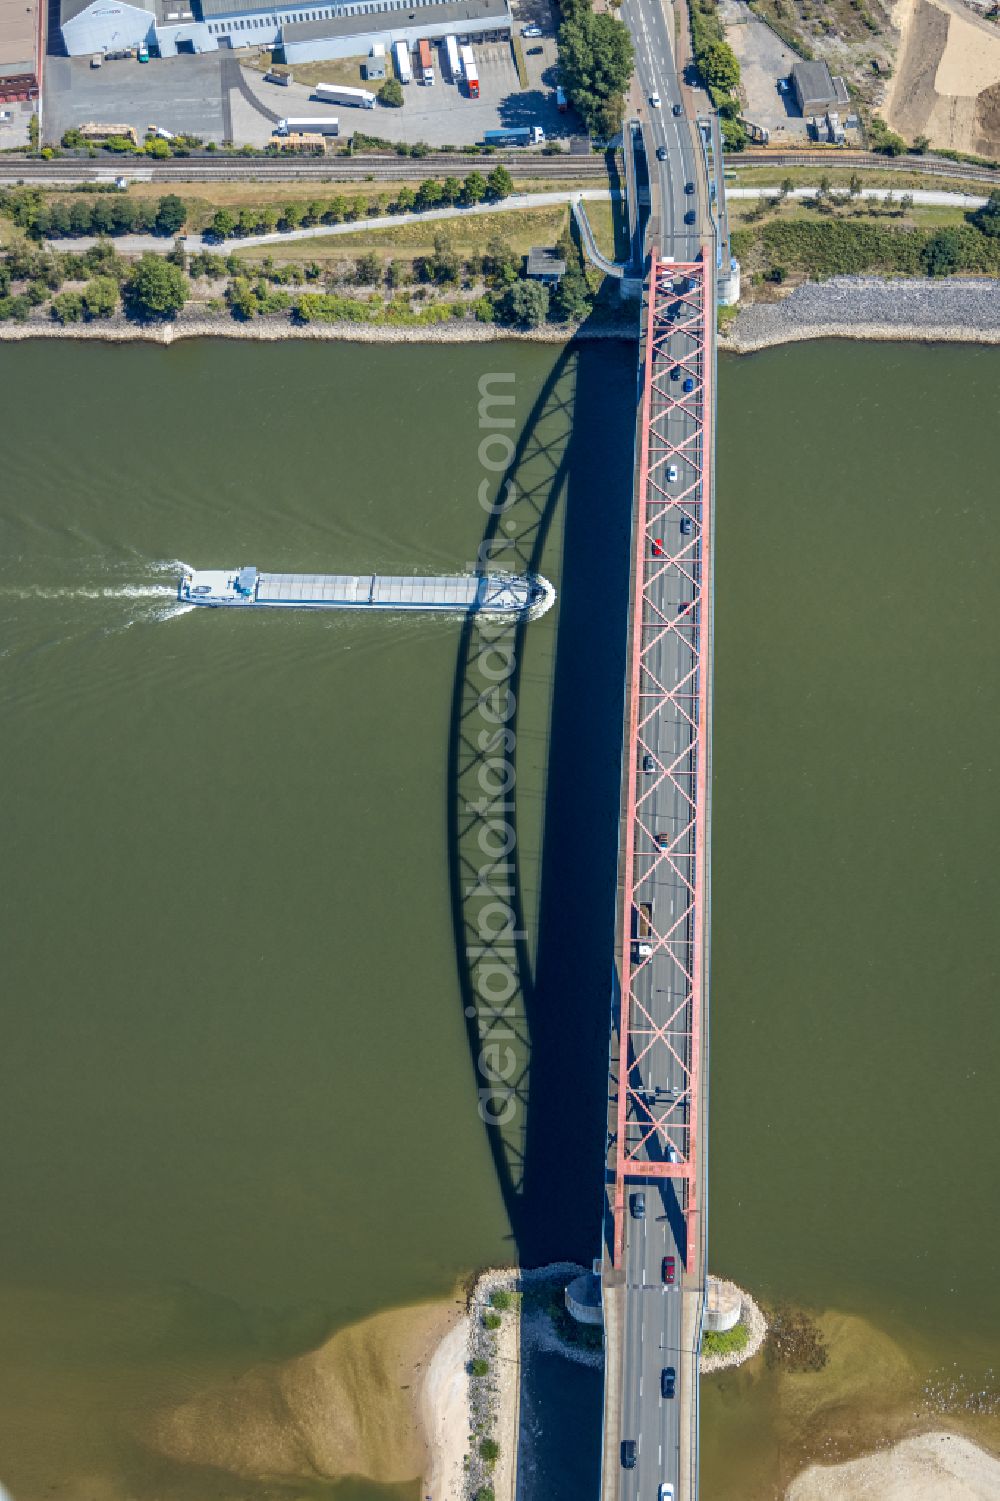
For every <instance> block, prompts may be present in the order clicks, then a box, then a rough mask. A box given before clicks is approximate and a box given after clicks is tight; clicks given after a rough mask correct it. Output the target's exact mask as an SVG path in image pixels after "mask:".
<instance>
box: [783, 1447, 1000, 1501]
mask: <svg viewBox="0 0 1000 1501" xmlns="http://www.w3.org/2000/svg"><path fill="white" fill-rule="evenodd" d="M997 1496H1000V1460H997V1459H994V1458H993V1456H992V1455H990V1454H987V1453H986V1451H985V1450H984V1449H980V1448H979V1447H978V1445H977V1444H973V1443H971V1442H970V1441H969V1440H968V1439H966V1438H960V1437H959V1436H958V1435H957V1434H954V1433H923V1434H921V1435H920V1436H919V1437H917V1438H906V1439H903V1440H902V1442H901V1443H898V1444H896V1445H894V1446H893V1448H891V1449H885V1450H883V1451H882V1452H881V1453H878V1454H869V1455H866V1456H865V1457H864V1459H853V1460H851V1461H850V1462H849V1463H848V1464H842V1465H810V1466H809V1469H808V1470H804V1471H803V1473H802V1474H801V1475H798V1476H797V1477H796V1478H795V1480H794V1481H793V1483H792V1484H791V1486H789V1489H788V1493H787V1498H786V1501H996V1497H997Z"/></svg>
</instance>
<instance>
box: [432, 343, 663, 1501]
mask: <svg viewBox="0 0 1000 1501" xmlns="http://www.w3.org/2000/svg"><path fill="white" fill-rule="evenodd" d="M494 348H497V346H494ZM499 350H502V346H499V349H498V358H497V361H496V368H497V369H498V370H499V369H502V368H503V357H502V353H500V352H499ZM502 381H503V377H499V378H497V379H496V382H495V384H494V385H492V386H491V388H490V395H491V396H496V395H497V394H498V393H501V392H503V391H504V390H505V389H506V390H507V391H513V390H514V387H513V385H510V386H508V387H506V388H505V387H504V385H503V384H502ZM635 402H636V346H635V345H634V344H632V343H628V342H624V341H607V342H587V341H577V342H574V343H573V344H571V345H569V346H567V347H566V348H564V349H563V350H562V352H561V353H560V355H559V357H558V358H557V359H556V361H555V362H554V365H553V368H552V370H551V372H550V373H549V375H548V377H547V379H546V381H545V383H544V385H543V387H542V389H541V390H540V392H539V393H538V395H537V398H536V399H535V401H534V403H533V405H532V408H531V410H530V412H528V413H527V415H525V414H524V413H523V411H522V410H521V409H520V407H518V405H517V403H516V400H515V402H514V403H512V404H511V405H509V406H508V407H504V406H502V405H501V404H500V403H498V402H494V403H493V404H490V402H489V401H487V405H486V407H485V408H484V407H483V406H481V407H480V421H481V424H482V422H483V418H484V411H485V414H486V420H487V427H486V428H485V429H484V431H492V432H499V433H502V432H504V431H506V429H504V428H503V427H499V426H498V427H493V426H492V425H491V424H490V420H489V419H490V415H491V414H492V416H493V417H494V418H496V419H498V420H502V418H503V414H504V413H507V414H510V415H511V416H513V417H514V419H515V420H516V423H517V427H516V428H515V426H514V422H511V426H510V429H509V433H510V439H511V440H512V441H513V443H514V451H513V454H512V455H511V456H510V458H509V462H508V463H507V465H506V467H505V469H504V471H503V472H502V473H499V474H496V475H494V476H493V477H492V479H491V482H490V484H489V486H488V487H487V490H488V495H487V499H488V500H489V501H491V502H492V503H493V507H494V509H493V514H491V515H490V516H489V519H488V522H487V525H486V528H485V531H484V535H483V539H482V544H481V548H480V557H479V560H478V561H479V563H480V566H484V567H489V566H494V567H502V568H506V569H509V570H511V571H517V572H521V571H526V572H536V571H544V572H545V573H546V576H547V577H549V578H550V579H551V581H552V582H553V583H554V584H555V585H556V588H557V590H558V597H557V602H556V605H555V607H554V608H555V611H556V614H555V621H554V623H555V632H556V635H555V650H554V660H553V662H552V666H551V683H550V684H549V680H548V674H547V672H546V673H544V674H543V672H542V670H541V669H540V668H539V666H538V665H537V664H538V662H539V653H538V651H537V650H535V651H534V652H533V650H532V647H533V646H535V647H537V646H538V645H539V642H538V640H537V638H536V639H535V640H534V641H533V640H532V638H531V634H530V633H532V632H541V631H544V630H546V629H547V628H549V627H550V626H551V624H552V616H551V615H550V616H549V617H548V618H547V621H546V622H543V623H541V624H536V623H530V622H518V623H516V624H500V623H496V622H494V623H490V622H479V623H477V622H475V621H473V620H469V621H467V622H466V624H465V626H464V629H463V632H462V637H461V644H460V648H459V653H458V662H457V666H456V673H455V682H454V692H453V700H452V722H451V733H450V740H449V747H450V749H449V756H450V765H449V851H450V858H451V871H450V879H451V897H452V915H453V922H454V931H455V948H456V955H457V958H458V971H459V977H460V986H461V995H462V1004H463V1007H464V1010H465V1020H466V1025H467V1028H468V1038H469V1047H470V1053H471V1059H472V1064H473V1070H474V1076H475V1088H476V1092H477V1100H478V1103H479V1114H480V1118H481V1120H482V1122H483V1128H484V1129H485V1131H486V1133H487V1137H488V1140H489V1144H490V1149H491V1152H492V1157H493V1162H494V1165H495V1169H496V1173H497V1178H498V1181H499V1184H500V1188H501V1191H502V1194H503V1198H504V1203H505V1207H506V1211H507V1215H508V1217H509V1222H510V1227H511V1236H512V1240H513V1251H514V1254H513V1255H512V1257H511V1259H512V1260H516V1262H517V1263H518V1264H519V1265H521V1266H523V1267H532V1266H539V1265H544V1264H546V1263H548V1262H551V1261H556V1260H571V1261H580V1262H583V1263H584V1264H586V1265H589V1263H590V1261H591V1259H592V1258H593V1257H594V1256H596V1255H599V1254H600V1249H601V1235H602V1216H603V1209H604V1194H605V1184H604V1156H605V1142H606V1136H605V1133H606V1125H607V1066H608V1046H609V1021H610V1010H611V997H612V952H613V943H614V930H615V891H616V875H617V844H618V805H619V786H620V775H621V740H622V710H623V690H624V677H625V646H626V627H627V614H628V583H629V537H630V529H631V504H632V461H633V442H634V425H635ZM515 434H519V436H516V437H515ZM494 442H495V443H496V451H497V452H500V451H502V448H503V443H502V441H500V440H494ZM484 493H485V492H484ZM560 543H561V546H560ZM554 557H557V558H558V561H556V562H555V563H553V561H552V560H553V558H554ZM546 688H550V692H551V706H550V708H549V711H548V722H547V735H545V729H544V718H543V714H542V712H541V711H540V709H539V700H540V699H541V698H542V697H543V695H544V693H545V690H546ZM522 698H524V699H526V700H527V701H529V703H530V705H531V707H530V709H529V711H528V712H527V713H526V714H524V715H522V711H521V709H520V704H521V701H522ZM540 737H541V741H542V743H541V744H539V739H540ZM546 740H547V744H546V743H545V741H546ZM519 771H520V772H522V773H523V780H524V788H523V789H522V788H521V786H520V782H519ZM540 773H542V774H543V775H542V776H541V786H542V787H543V788H544V804H543V806H542V807H541V809H539V808H538V806H537V803H538V796H539V794H538V791H537V789H538V787H539V777H540ZM539 824H540V828H541V846H540V857H538V858H537V859H536V856H535V846H536V843H537V840H538V829H539ZM601 1400H602V1399H601V1378H600V1371H599V1370H595V1369H594V1368H593V1367H587V1366H583V1365H578V1364H575V1363H571V1362H567V1361H566V1360H565V1359H564V1358H562V1357H561V1356H558V1355H555V1354H552V1353H548V1352H546V1351H543V1350H539V1349H537V1348H535V1347H533V1346H532V1345H531V1342H530V1341H528V1340H525V1341H523V1342H522V1350H521V1389H520V1406H519V1412H520V1444H519V1465H518V1471H519V1479H518V1496H519V1498H520V1501H532V1498H533V1497H534V1496H539V1497H541V1496H544V1497H545V1498H546V1501H563V1498H565V1501H571V1498H575V1497H576V1496H579V1495H580V1494H595V1493H596V1489H597V1477H598V1473H599V1469H600V1447H601V1418H600V1412H601Z"/></svg>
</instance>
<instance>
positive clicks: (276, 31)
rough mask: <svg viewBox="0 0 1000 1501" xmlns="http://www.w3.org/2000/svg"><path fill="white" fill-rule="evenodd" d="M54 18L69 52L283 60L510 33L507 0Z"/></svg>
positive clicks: (306, 1)
mask: <svg viewBox="0 0 1000 1501" xmlns="http://www.w3.org/2000/svg"><path fill="white" fill-rule="evenodd" d="M60 22H61V30H62V38H63V43H64V45H65V48H66V51H67V53H68V54H69V55H70V56H71V57H80V56H86V55H87V54H88V53H89V54H91V55H94V54H97V53H101V52H119V51H124V50H127V49H128V48H131V47H140V46H142V45H143V44H145V45H146V46H147V47H149V48H150V50H151V51H154V52H158V53H159V54H160V56H161V57H174V56H176V55H177V53H179V52H215V51H217V50H218V49H219V48H240V47H271V48H282V49H283V50H284V53H285V59H286V61H287V62H293V61H298V62H301V61H305V60H309V59H325V58H332V57H350V56H353V55H356V54H358V53H369V54H370V53H371V50H372V48H373V47H377V46H379V45H381V46H383V47H386V48H388V47H391V46H392V44H393V43H394V42H396V41H407V42H409V43H415V42H416V39H417V38H418V37H430V38H435V37H439V36H445V35H447V34H449V33H453V34H456V35H459V36H461V37H463V38H467V39H468V40H470V41H486V40H500V39H504V38H507V37H509V36H510V35H511V15H510V5H509V0H347V3H346V4H337V3H328V4H319V3H317V0H301V3H296V4H286V5H280V4H275V0H62V8H61V14H60Z"/></svg>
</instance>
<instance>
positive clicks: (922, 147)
mask: <svg viewBox="0 0 1000 1501" xmlns="http://www.w3.org/2000/svg"><path fill="white" fill-rule="evenodd" d="M930 144H931V142H930V137H929V136H914V137H913V150H914V151H915V152H916V154H917V156H923V154H924V152H925V151H926V150H927V149H928V147H929V146H930Z"/></svg>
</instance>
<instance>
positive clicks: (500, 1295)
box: [490, 1289, 514, 1313]
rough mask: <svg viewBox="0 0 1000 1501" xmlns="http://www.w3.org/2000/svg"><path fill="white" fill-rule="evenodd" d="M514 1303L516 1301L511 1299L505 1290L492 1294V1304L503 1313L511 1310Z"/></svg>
mask: <svg viewBox="0 0 1000 1501" xmlns="http://www.w3.org/2000/svg"><path fill="white" fill-rule="evenodd" d="M513 1301H514V1300H513V1298H512V1297H511V1295H510V1293H508V1292H504V1291H503V1289H499V1290H498V1291H497V1292H495V1293H491V1294H490V1302H491V1303H492V1305H493V1307H494V1308H497V1309H499V1310H500V1312H501V1313H502V1312H503V1311H504V1310H505V1309H507V1308H509V1307H510V1305H511V1303H513Z"/></svg>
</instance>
